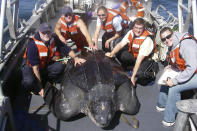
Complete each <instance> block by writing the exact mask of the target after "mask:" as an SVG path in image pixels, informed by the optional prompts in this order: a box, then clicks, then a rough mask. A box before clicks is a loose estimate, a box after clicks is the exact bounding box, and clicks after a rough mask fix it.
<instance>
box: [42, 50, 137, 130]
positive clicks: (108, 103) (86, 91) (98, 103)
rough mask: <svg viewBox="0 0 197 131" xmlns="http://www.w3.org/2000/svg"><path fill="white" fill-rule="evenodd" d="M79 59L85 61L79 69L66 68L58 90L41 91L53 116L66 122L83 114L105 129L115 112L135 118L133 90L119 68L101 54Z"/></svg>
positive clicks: (135, 104) (100, 52)
mask: <svg viewBox="0 0 197 131" xmlns="http://www.w3.org/2000/svg"><path fill="white" fill-rule="evenodd" d="M81 57H82V58H85V59H86V60H87V61H86V62H85V63H84V64H82V65H81V66H77V67H74V66H73V63H72V62H71V63H68V64H67V68H66V69H65V72H64V76H63V79H62V81H61V88H60V89H57V88H55V87H53V86H52V85H51V84H47V86H46V87H45V97H44V99H45V102H46V104H47V105H49V108H50V110H51V111H52V112H53V114H54V115H55V116H56V117H57V118H59V119H61V120H68V119H70V118H72V117H74V116H76V115H78V114H79V113H84V114H86V115H88V116H89V118H90V119H91V120H92V121H93V122H94V123H95V124H96V125H97V126H100V127H106V126H108V125H109V123H110V121H111V120H112V119H113V117H114V115H115V112H116V111H122V112H124V113H126V114H132V115H134V114H137V113H138V111H139V108H140V103H139V101H138V98H137V96H136V91H135V88H134V87H133V86H132V85H131V82H130V79H129V78H128V77H127V76H126V75H124V73H123V71H122V69H121V67H120V65H118V64H116V63H115V62H114V61H113V60H111V59H109V58H107V57H105V55H104V53H103V52H102V51H96V52H90V53H87V54H85V55H82V56H81Z"/></svg>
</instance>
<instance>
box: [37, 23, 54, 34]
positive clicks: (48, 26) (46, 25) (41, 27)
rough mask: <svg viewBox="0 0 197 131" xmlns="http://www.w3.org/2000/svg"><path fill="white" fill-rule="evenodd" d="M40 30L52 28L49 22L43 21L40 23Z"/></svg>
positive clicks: (50, 29)
mask: <svg viewBox="0 0 197 131" xmlns="http://www.w3.org/2000/svg"><path fill="white" fill-rule="evenodd" d="M39 31H40V32H45V31H50V32H52V28H51V26H50V25H49V24H47V23H42V24H40V29H39Z"/></svg>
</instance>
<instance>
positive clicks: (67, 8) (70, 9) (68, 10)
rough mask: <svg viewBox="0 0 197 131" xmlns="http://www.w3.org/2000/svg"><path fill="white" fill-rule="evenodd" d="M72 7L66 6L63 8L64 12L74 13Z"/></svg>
mask: <svg viewBox="0 0 197 131" xmlns="http://www.w3.org/2000/svg"><path fill="white" fill-rule="evenodd" d="M72 12H73V11H72V8H71V7H70V6H67V5H66V6H64V7H63V8H62V14H72Z"/></svg>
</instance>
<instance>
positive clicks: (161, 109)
mask: <svg viewBox="0 0 197 131" xmlns="http://www.w3.org/2000/svg"><path fill="white" fill-rule="evenodd" d="M156 110H157V111H158V112H162V111H165V108H164V107H159V106H156Z"/></svg>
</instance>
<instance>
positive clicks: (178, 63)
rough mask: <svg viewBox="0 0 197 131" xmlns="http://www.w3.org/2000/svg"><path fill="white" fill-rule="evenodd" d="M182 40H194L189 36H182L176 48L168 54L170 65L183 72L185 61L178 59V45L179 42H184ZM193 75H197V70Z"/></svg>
mask: <svg viewBox="0 0 197 131" xmlns="http://www.w3.org/2000/svg"><path fill="white" fill-rule="evenodd" d="M184 39H194V40H195V38H194V37H193V36H191V35H189V34H188V35H184V36H183V37H182V38H181V40H180V42H179V44H178V45H177V46H176V48H175V49H173V50H172V51H171V52H170V64H171V65H173V66H175V67H177V68H179V69H180V70H181V71H183V70H185V68H186V65H185V60H184V59H183V58H181V57H180V52H179V50H180V45H181V42H182V41H183V40H184ZM195 73H197V69H196V71H195Z"/></svg>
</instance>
